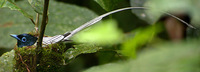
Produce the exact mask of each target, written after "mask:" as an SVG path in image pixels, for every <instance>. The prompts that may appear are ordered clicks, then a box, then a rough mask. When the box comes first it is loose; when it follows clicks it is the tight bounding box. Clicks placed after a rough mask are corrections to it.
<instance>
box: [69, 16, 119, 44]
mask: <svg viewBox="0 0 200 72" xmlns="http://www.w3.org/2000/svg"><path fill="white" fill-rule="evenodd" d="M116 25H117V23H116V21H114V20H107V21H103V22H101V23H99V24H97V25H95V26H93V27H91V28H90V29H89V30H88V29H87V30H86V31H83V32H80V33H79V34H77V35H75V36H74V38H73V40H74V41H76V42H81V43H94V44H100V45H112V44H117V43H119V42H120V41H121V39H122V36H123V34H122V32H121V31H120V30H119V29H117V26H116Z"/></svg>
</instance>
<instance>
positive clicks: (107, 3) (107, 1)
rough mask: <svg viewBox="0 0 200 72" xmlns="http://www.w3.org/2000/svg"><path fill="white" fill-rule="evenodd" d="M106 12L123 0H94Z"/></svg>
mask: <svg viewBox="0 0 200 72" xmlns="http://www.w3.org/2000/svg"><path fill="white" fill-rule="evenodd" d="M95 1H96V2H97V3H98V4H99V5H100V6H101V7H102V8H103V9H105V10H106V11H111V10H113V9H114V8H115V7H116V6H117V5H118V4H119V3H120V2H121V1H123V0H95Z"/></svg>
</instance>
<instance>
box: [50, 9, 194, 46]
mask: <svg viewBox="0 0 200 72" xmlns="http://www.w3.org/2000/svg"><path fill="white" fill-rule="evenodd" d="M129 9H147V8H145V7H127V8H121V9H117V10H114V11H111V12H108V13H105V14H103V15H101V16H98V17H96V18H94V19H92V20H90V21H88V22H86V23H85V24H83V25H81V26H79V27H78V28H76V29H75V30H73V31H71V32H66V33H64V34H63V35H62V36H59V37H61V38H62V39H61V38H58V37H57V36H54V37H56V38H53V37H52V38H51V39H49V40H50V41H48V40H47V41H48V42H52V41H53V43H57V42H59V41H65V40H69V39H70V38H71V37H72V36H73V35H74V34H76V33H77V32H79V31H81V30H83V29H85V28H87V27H89V26H91V25H93V24H95V23H97V22H99V21H101V20H102V19H103V18H104V17H106V16H108V15H110V14H113V13H116V12H120V11H124V10H129ZM163 13H165V14H167V15H169V16H172V17H173V18H175V19H177V20H179V21H180V22H182V23H184V24H186V25H187V26H188V27H191V28H194V29H196V28H195V27H193V26H192V25H190V24H188V23H187V22H185V21H183V20H182V19H180V18H178V17H176V16H174V15H172V14H170V13H167V12H163ZM52 39H53V40H52ZM54 39H59V40H54ZM55 41H56V42H55Z"/></svg>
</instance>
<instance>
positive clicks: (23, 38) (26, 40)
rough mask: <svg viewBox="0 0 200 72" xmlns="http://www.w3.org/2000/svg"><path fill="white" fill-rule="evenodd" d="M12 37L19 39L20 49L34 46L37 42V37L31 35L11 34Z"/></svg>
mask: <svg viewBox="0 0 200 72" xmlns="http://www.w3.org/2000/svg"><path fill="white" fill-rule="evenodd" d="M10 36H11V37H13V38H15V39H17V46H18V47H23V46H32V45H34V44H35V42H36V41H37V37H35V36H33V35H30V34H20V35H14V34H11V35H10Z"/></svg>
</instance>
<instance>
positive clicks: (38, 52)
mask: <svg viewBox="0 0 200 72" xmlns="http://www.w3.org/2000/svg"><path fill="white" fill-rule="evenodd" d="M48 6H49V0H45V2H44V10H43V16H42V17H43V18H42V24H41V27H40V34H39V39H38V42H37V47H36V63H37V64H39V63H40V59H41V56H42V55H41V50H42V40H43V36H44V32H45V28H46V25H47V19H48V18H47V17H48V16H47V14H48V13H47V12H48ZM37 64H35V67H36V70H35V71H38V69H37Z"/></svg>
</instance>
